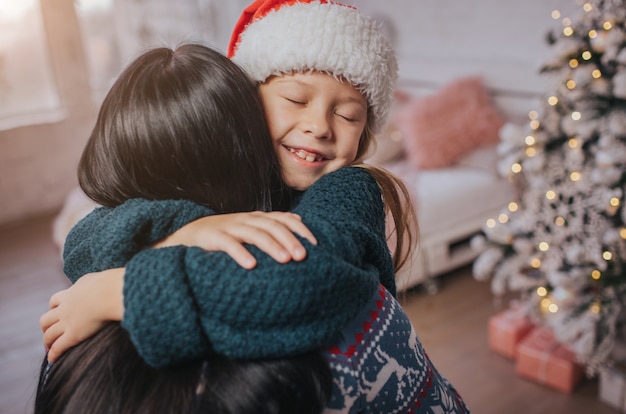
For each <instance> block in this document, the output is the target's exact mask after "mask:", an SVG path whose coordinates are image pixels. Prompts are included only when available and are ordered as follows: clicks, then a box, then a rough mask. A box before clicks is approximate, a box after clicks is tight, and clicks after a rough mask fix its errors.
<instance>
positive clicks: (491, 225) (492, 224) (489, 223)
mask: <svg viewBox="0 0 626 414" xmlns="http://www.w3.org/2000/svg"><path fill="white" fill-rule="evenodd" d="M496 224H497V223H496V221H495V220H494V219H492V218H490V219H488V220H487V222H486V223H485V225H486V226H487V227H488V228H490V229H492V228H494V227H496Z"/></svg>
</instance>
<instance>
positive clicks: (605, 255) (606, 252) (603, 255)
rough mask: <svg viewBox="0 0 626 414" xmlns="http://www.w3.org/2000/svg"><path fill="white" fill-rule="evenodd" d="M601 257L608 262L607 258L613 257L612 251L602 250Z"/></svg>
mask: <svg viewBox="0 0 626 414" xmlns="http://www.w3.org/2000/svg"><path fill="white" fill-rule="evenodd" d="M602 258H603V259H604V260H606V261H607V262H608V261H609V260H611V259H613V253H611V252H609V251H605V252H602Z"/></svg>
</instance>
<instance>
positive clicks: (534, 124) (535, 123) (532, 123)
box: [530, 119, 541, 129]
mask: <svg viewBox="0 0 626 414" xmlns="http://www.w3.org/2000/svg"><path fill="white" fill-rule="evenodd" d="M539 125H541V124H540V123H539V121H537V120H536V119H533V120H532V121H530V128H531V129H538V128H539Z"/></svg>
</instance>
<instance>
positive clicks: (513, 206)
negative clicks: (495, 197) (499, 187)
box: [508, 201, 519, 213]
mask: <svg viewBox="0 0 626 414" xmlns="http://www.w3.org/2000/svg"><path fill="white" fill-rule="evenodd" d="M508 208H509V211H510V212H511V213H514V212H516V211H517V210H519V205H518V204H517V203H516V202H515V201H511V202H510V203H509V205H508Z"/></svg>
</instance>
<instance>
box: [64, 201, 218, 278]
mask: <svg viewBox="0 0 626 414" xmlns="http://www.w3.org/2000/svg"><path fill="white" fill-rule="evenodd" d="M212 213H213V212H212V211H211V210H209V209H208V208H205V207H202V206H199V205H197V204H195V203H192V202H190V201H185V200H162V201H149V200H144V199H131V200H128V201H127V202H125V203H124V204H122V205H120V206H118V207H116V208H107V207H100V208H97V209H95V210H94V211H92V212H91V213H89V214H88V215H87V216H86V217H85V218H83V219H82V220H81V221H79V222H78V223H77V224H76V225H75V226H74V227H73V228H72V229H71V230H70V232H69V234H68V236H67V238H66V241H65V246H64V248H63V270H64V272H65V275H66V276H67V277H68V278H69V279H70V281H71V282H72V283H74V282H76V280H78V278H80V277H81V276H83V275H85V274H86V273H91V272H98V271H102V270H106V269H111V268H115V267H122V266H124V265H125V264H126V263H127V262H128V260H130V258H131V257H133V256H134V255H135V254H137V253H138V252H139V251H141V250H142V249H144V248H146V247H148V246H150V245H152V244H154V243H156V242H158V241H160V240H162V239H163V238H165V237H166V236H168V235H170V234H171V233H173V232H174V231H176V230H178V229H179V228H180V227H182V226H183V225H185V224H186V223H188V222H190V221H193V220H195V219H197V218H200V217H203V216H207V215H210V214H212Z"/></svg>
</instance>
